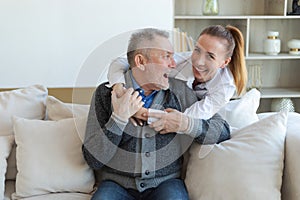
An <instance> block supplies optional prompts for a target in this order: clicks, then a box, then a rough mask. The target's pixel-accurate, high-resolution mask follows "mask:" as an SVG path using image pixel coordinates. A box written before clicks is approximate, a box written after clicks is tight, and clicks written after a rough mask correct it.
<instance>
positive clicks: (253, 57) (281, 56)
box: [246, 53, 300, 60]
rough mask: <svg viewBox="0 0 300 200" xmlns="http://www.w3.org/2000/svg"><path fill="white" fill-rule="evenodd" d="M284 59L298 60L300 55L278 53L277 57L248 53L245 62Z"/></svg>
mask: <svg viewBox="0 0 300 200" xmlns="http://www.w3.org/2000/svg"><path fill="white" fill-rule="evenodd" d="M284 59H300V55H291V54H288V53H280V54H278V55H274V56H272V55H266V54H263V53H250V54H249V55H248V56H247V57H246V60H284Z"/></svg>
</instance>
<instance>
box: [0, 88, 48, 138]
mask: <svg viewBox="0 0 300 200" xmlns="http://www.w3.org/2000/svg"><path fill="white" fill-rule="evenodd" d="M47 95H48V90H47V88H45V87H44V86H41V85H33V86H30V87H27V88H22V89H17V90H12V91H6V92H0V119H1V120H0V135H10V134H13V124H12V116H19V117H23V118H27V119H44V117H45V110H46V109H45V103H46V98H47Z"/></svg>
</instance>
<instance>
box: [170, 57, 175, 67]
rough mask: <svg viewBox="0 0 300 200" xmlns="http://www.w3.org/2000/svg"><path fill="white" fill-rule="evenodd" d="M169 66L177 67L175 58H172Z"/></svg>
mask: <svg viewBox="0 0 300 200" xmlns="http://www.w3.org/2000/svg"><path fill="white" fill-rule="evenodd" d="M169 67H170V68H175V67H176V63H175V60H174V58H171V60H170V64H169Z"/></svg>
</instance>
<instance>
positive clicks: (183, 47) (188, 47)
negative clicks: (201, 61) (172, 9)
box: [173, 27, 194, 52]
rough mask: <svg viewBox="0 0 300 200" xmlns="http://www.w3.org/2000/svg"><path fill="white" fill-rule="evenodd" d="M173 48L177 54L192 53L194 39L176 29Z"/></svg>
mask: <svg viewBox="0 0 300 200" xmlns="http://www.w3.org/2000/svg"><path fill="white" fill-rule="evenodd" d="M173 46H174V51H175V52H184V51H192V50H193V49H194V39H193V38H192V37H191V36H189V35H188V34H187V32H184V31H181V30H180V28H176V27H175V28H174V30H173Z"/></svg>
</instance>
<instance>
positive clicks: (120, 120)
mask: <svg viewBox="0 0 300 200" xmlns="http://www.w3.org/2000/svg"><path fill="white" fill-rule="evenodd" d="M111 117H112V118H113V120H115V121H116V123H118V124H121V125H126V124H127V123H128V118H126V117H123V116H120V115H118V114H117V113H115V112H113V113H112V115H111Z"/></svg>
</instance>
